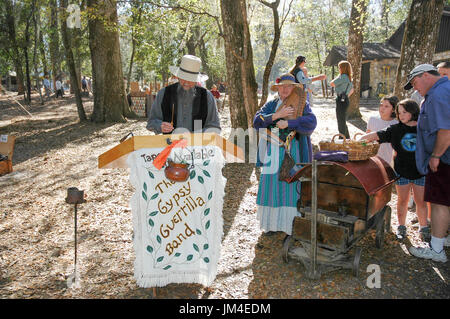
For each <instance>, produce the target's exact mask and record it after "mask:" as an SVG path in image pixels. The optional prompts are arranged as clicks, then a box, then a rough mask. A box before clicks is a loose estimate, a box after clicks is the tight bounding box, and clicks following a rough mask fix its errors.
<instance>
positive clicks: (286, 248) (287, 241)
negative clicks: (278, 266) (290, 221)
mask: <svg viewBox="0 0 450 319" xmlns="http://www.w3.org/2000/svg"><path fill="white" fill-rule="evenodd" d="M293 240H294V238H293V237H292V236H291V235H288V236H287V237H286V238H285V239H284V243H283V250H282V252H281V256H282V257H283V261H284V262H285V263H288V262H289V248H291V245H292V242H293Z"/></svg>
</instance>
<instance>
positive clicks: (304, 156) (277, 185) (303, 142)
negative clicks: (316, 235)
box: [253, 73, 317, 235]
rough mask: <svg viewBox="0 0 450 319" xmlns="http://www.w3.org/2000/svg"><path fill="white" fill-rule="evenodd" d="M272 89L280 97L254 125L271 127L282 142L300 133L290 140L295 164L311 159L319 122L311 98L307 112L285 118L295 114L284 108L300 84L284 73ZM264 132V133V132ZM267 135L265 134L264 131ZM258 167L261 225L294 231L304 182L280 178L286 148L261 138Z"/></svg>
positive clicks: (261, 112)
mask: <svg viewBox="0 0 450 319" xmlns="http://www.w3.org/2000/svg"><path fill="white" fill-rule="evenodd" d="M276 82H277V83H276V84H275V85H273V86H272V87H271V90H272V91H277V92H278V97H276V98H275V99H274V100H272V101H269V102H267V103H266V104H265V105H264V106H263V107H262V108H261V109H260V110H259V111H258V112H257V113H256V115H255V117H254V119H253V127H254V128H255V129H258V130H260V132H261V129H263V130H264V129H270V130H271V132H272V134H275V135H277V136H278V137H279V138H280V139H281V140H282V141H285V140H286V136H287V135H288V134H289V133H290V132H292V131H295V132H296V137H295V138H293V139H292V141H291V142H290V154H291V156H292V158H293V160H294V161H295V163H306V162H310V161H311V158H312V148H311V139H310V135H311V133H312V132H313V131H314V129H315V128H316V125H317V120H316V116H315V115H314V114H313V113H312V111H311V108H310V107H309V103H308V101H306V105H305V108H304V111H303V115H302V116H299V117H297V118H295V119H292V120H285V119H284V118H287V117H289V116H292V115H293V114H294V109H293V108H292V107H284V108H280V105H281V104H282V102H283V100H285V99H286V98H287V97H288V96H289V94H290V93H291V92H292V90H293V89H294V87H295V86H300V84H298V83H296V82H295V78H294V76H293V75H292V74H289V73H288V74H283V75H281V76H280V77H279V78H278V79H277V81H276ZM261 133H262V132H261ZM263 135H264V134H263ZM258 155H259V157H258V163H257V166H260V167H261V177H260V180H259V187H258V196H257V200H256V204H257V205H258V213H257V216H258V219H259V222H260V227H261V229H262V230H263V231H265V232H266V233H267V234H272V233H273V232H276V231H282V232H285V233H286V234H288V235H291V234H292V222H293V220H294V217H295V216H300V214H299V213H298V211H297V200H298V199H299V197H300V194H299V192H300V191H301V190H300V183H297V182H293V183H287V182H284V181H280V180H279V179H278V177H279V169H280V166H281V163H282V162H283V159H284V156H285V148H284V147H283V146H280V145H279V144H277V143H276V142H274V143H270V142H264V141H261V140H260V143H259V151H258Z"/></svg>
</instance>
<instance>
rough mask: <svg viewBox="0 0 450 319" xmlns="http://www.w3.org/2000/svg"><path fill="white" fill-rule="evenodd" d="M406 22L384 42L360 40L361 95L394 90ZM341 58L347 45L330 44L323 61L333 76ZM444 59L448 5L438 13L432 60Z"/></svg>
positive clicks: (448, 55)
mask: <svg viewBox="0 0 450 319" xmlns="http://www.w3.org/2000/svg"><path fill="white" fill-rule="evenodd" d="M405 25H406V21H404V22H403V23H402V24H401V25H400V26H399V27H398V28H397V30H396V31H395V32H394V33H393V34H392V36H391V37H390V38H389V39H387V40H386V41H385V42H383V43H363V52H362V69H361V96H362V97H375V98H378V97H380V96H382V95H384V94H388V93H392V92H393V90H394V83H395V80H396V75H397V66H398V61H399V59H400V52H401V47H402V40H403V34H404V32H405ZM341 60H347V46H344V45H341V46H333V47H332V48H331V50H330V52H329V54H328V56H327V57H326V59H325V62H324V65H325V66H331V67H332V73H333V74H332V76H333V78H334V76H335V73H336V74H337V72H338V71H337V69H336V70H335V67H336V66H337V64H338V63H339V61H341ZM443 61H450V6H446V7H444V11H443V13H442V16H441V24H440V28H439V35H438V40H437V44H436V49H435V53H434V57H433V64H434V65H437V64H438V63H440V62H443Z"/></svg>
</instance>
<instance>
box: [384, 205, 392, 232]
mask: <svg viewBox="0 0 450 319" xmlns="http://www.w3.org/2000/svg"><path fill="white" fill-rule="evenodd" d="M391 212H392V209H391V208H390V207H389V206H388V207H387V208H386V212H385V213H384V225H385V230H386V232H387V233H389V232H390V231H391Z"/></svg>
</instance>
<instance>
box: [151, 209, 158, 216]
mask: <svg viewBox="0 0 450 319" xmlns="http://www.w3.org/2000/svg"><path fill="white" fill-rule="evenodd" d="M157 214H158V211H157V210H155V211H154V212H151V213H150V216H156V215H157Z"/></svg>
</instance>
